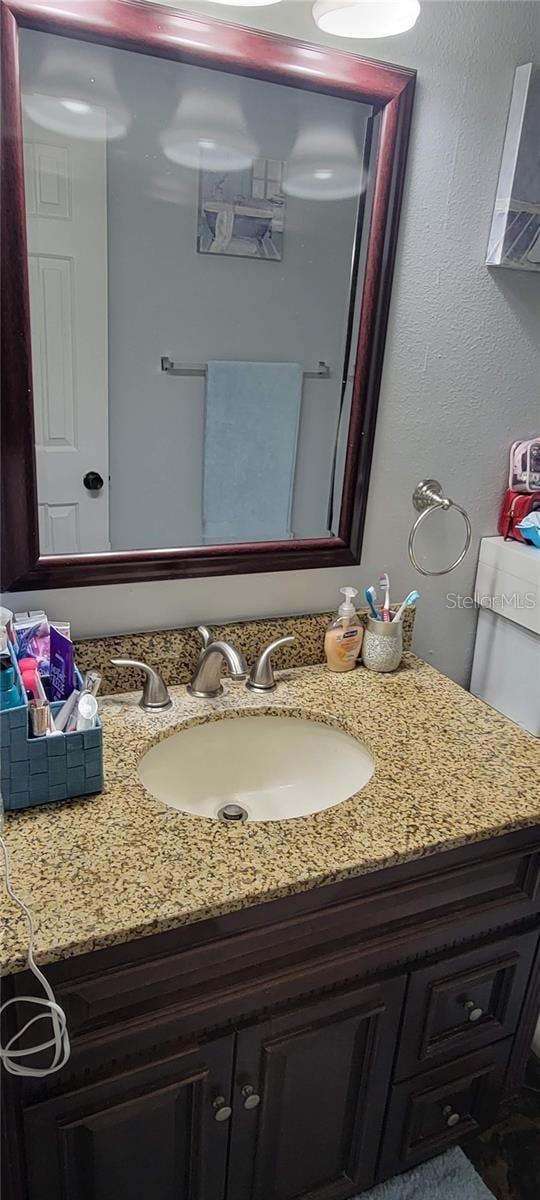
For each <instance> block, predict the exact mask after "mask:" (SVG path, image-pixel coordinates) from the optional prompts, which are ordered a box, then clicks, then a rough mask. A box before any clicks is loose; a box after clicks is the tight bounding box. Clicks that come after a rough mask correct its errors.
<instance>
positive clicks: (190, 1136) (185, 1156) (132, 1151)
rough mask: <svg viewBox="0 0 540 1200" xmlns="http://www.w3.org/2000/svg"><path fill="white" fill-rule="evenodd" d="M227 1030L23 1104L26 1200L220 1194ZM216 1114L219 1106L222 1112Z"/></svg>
mask: <svg viewBox="0 0 540 1200" xmlns="http://www.w3.org/2000/svg"><path fill="white" fill-rule="evenodd" d="M233 1048H234V1036H233V1035H231V1036H230V1037H227V1038H220V1039H219V1040H217V1041H215V1042H212V1043H210V1044H208V1045H206V1046H202V1047H200V1048H197V1049H190V1050H186V1051H185V1052H184V1053H180V1054H176V1055H175V1056H174V1057H171V1058H168V1059H165V1060H163V1061H161V1062H155V1063H153V1064H152V1065H150V1066H146V1067H140V1068H138V1069H135V1070H130V1071H125V1072H123V1073H121V1074H118V1075H115V1076H114V1078H110V1079H107V1080H106V1081H104V1082H101V1083H95V1084H91V1085H90V1086H87V1087H82V1088H81V1089H79V1090H75V1091H72V1092H69V1093H67V1094H66V1095H63V1096H59V1097H56V1098H53V1099H50V1100H47V1101H43V1102H42V1103H39V1104H37V1105H35V1106H34V1107H32V1108H30V1109H27V1110H26V1113H25V1135H26V1159H27V1164H28V1195H29V1200H223V1198H224V1195H225V1176H226V1163H227V1150H228V1141H229V1125H230V1121H228V1120H217V1119H216V1116H219V1107H218V1109H215V1108H214V1104H215V1101H216V1100H217V1099H218V1098H219V1097H220V1096H221V1097H223V1103H224V1104H227V1105H229V1101H230V1092H231V1082H232V1062H233ZM222 1115H223V1110H222Z"/></svg>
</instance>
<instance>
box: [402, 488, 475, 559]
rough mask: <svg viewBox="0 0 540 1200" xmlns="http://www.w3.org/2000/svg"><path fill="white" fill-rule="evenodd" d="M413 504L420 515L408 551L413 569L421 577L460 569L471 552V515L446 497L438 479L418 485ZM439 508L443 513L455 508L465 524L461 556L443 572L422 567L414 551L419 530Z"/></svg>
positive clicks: (410, 537)
mask: <svg viewBox="0 0 540 1200" xmlns="http://www.w3.org/2000/svg"><path fill="white" fill-rule="evenodd" d="M412 502H413V507H414V508H415V509H416V511H417V513H418V514H419V515H418V516H417V518H416V521H415V522H414V525H413V527H412V529H411V532H410V534H409V544H408V551H409V558H410V560H411V563H412V565H413V567H416V570H417V571H419V572H420V574H421V575H448V574H449V573H450V571H455V569H456V567H459V564H460V563H461V562H463V559H464V558H465V555H466V554H467V552H468V550H469V546H470V544H471V538H472V528H471V522H470V520H469V514H468V513H466V512H465V509H464V508H461V505H459V504H456V502H455V500H449V498H448V497H447V496H445V495H444V492H443V490H442V487H441V485H440V483H439V482H438V480H437V479H423V480H422V482H421V483H419V484H417V486H416V487H415V489H414V492H413V496H412ZM439 508H442V510H443V512H448V509H449V508H455V509H456V512H458V513H461V516H462V517H463V520H464V522H465V545H464V547H463V550H462V551H461V554H460V555H459V556H458V557H457V558H456V561H455V562H453V563H452V564H451V565H450V566H449V567H445V568H444V570H443V571H428V570H427V568H426V567H423V566H421V564H420V563H419V562H418V559H417V557H416V554H415V551H414V537H415V534H416V531H417V529H418V528H419V526H420V525H421V524H422V522H423V521H425V519H426V517H429V514H430V513H432V512H436V510H437V509H439Z"/></svg>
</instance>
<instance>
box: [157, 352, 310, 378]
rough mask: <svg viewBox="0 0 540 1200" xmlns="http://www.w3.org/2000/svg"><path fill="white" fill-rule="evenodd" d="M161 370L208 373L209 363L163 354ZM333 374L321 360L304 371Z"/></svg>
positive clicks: (308, 375) (305, 375) (170, 372)
mask: <svg viewBox="0 0 540 1200" xmlns="http://www.w3.org/2000/svg"><path fill="white" fill-rule="evenodd" d="M161 370H162V371H166V372H167V374H168V375H206V372H207V370H208V364H207V363H176V362H173V361H172V359H170V358H169V356H168V354H164V355H162V358H161ZM330 375H331V371H330V367H329V365H328V363H326V362H322V361H321V362H320V363H319V366H318V367H317V370H316V371H304V377H305V378H306V379H329V378H330Z"/></svg>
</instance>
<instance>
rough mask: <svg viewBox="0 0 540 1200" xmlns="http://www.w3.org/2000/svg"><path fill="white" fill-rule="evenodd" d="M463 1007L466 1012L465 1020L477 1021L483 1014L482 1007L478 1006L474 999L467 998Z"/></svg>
mask: <svg viewBox="0 0 540 1200" xmlns="http://www.w3.org/2000/svg"><path fill="white" fill-rule="evenodd" d="M465 1009H466V1012H467V1020H468V1021H479V1020H480V1017H483V1015H484V1010H483V1008H480V1005H479V1004H475V1003H474V1000H467V1003H466V1004H465Z"/></svg>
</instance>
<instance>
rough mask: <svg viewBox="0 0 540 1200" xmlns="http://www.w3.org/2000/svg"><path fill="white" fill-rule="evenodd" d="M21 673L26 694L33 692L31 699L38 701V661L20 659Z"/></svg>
mask: <svg viewBox="0 0 540 1200" xmlns="http://www.w3.org/2000/svg"><path fill="white" fill-rule="evenodd" d="M19 671H20V672H21V677H22V681H23V687H24V690H25V692H31V699H32V700H38V699H39V698H40V697H39V687H38V682H37V660H36V659H35V658H20V659H19Z"/></svg>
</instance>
